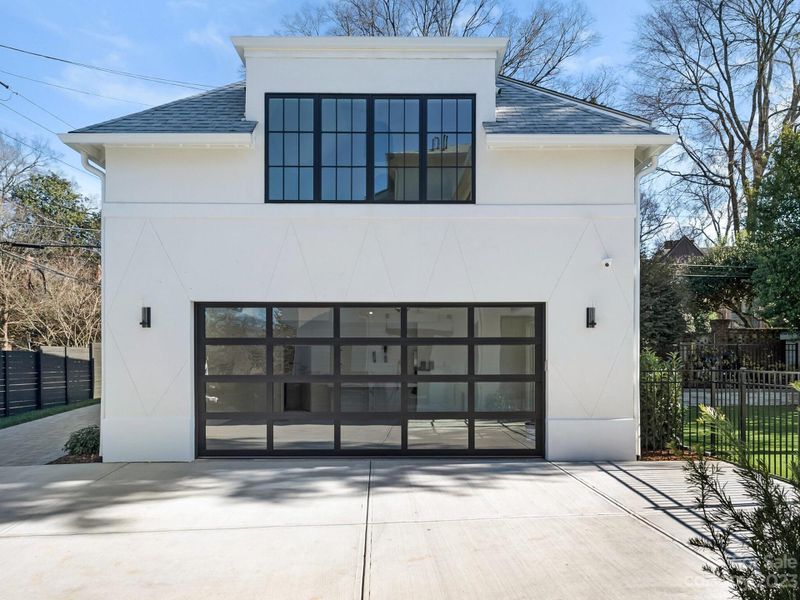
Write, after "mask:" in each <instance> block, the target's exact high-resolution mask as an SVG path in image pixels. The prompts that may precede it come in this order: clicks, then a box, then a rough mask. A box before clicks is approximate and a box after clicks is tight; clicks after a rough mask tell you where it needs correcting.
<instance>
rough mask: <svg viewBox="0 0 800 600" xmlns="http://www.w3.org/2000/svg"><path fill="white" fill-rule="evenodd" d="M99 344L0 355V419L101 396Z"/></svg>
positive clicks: (6, 352)
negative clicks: (86, 346)
mask: <svg viewBox="0 0 800 600" xmlns="http://www.w3.org/2000/svg"><path fill="white" fill-rule="evenodd" d="M99 359H100V344H92V345H91V346H90V347H88V348H65V347H63V346H43V347H42V348H40V349H39V350H38V351H36V352H29V351H28V350H3V351H1V352H0V417H7V416H9V415H14V414H17V413H21V412H26V411H29V410H37V409H40V408H49V407H51V406H60V405H63V404H70V403H72V402H79V401H81V400H89V399H91V398H99V397H100V360H99Z"/></svg>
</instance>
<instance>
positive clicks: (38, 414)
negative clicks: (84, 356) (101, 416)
mask: <svg viewBox="0 0 800 600" xmlns="http://www.w3.org/2000/svg"><path fill="white" fill-rule="evenodd" d="M99 403H100V398H94V399H92V400H81V401H80V402H72V403H70V404H64V405H61V406H51V407H49V408H43V409H42V410H30V411H28V412H23V413H17V414H15V415H11V416H9V417H0V429H5V428H6V427H13V426H14V425H19V424H21V423H27V422H29V421H35V420H37V419H44V418H45V417H50V416H52V415H58V414H61V413H64V412H68V411H70V410H75V409H76V408H83V407H84V406H91V405H92V404H99Z"/></svg>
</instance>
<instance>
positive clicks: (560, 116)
mask: <svg viewBox="0 0 800 600" xmlns="http://www.w3.org/2000/svg"><path fill="white" fill-rule="evenodd" d="M497 86H498V88H499V94H498V95H497V121H495V122H487V123H484V127H485V129H486V131H487V133H521V134H594V135H597V134H611V135H613V134H643V135H648V134H649V135H652V134H661V133H663V132H661V131H658V130H657V129H653V128H652V127H650V126H649V124H648V123H647V122H646V121H642V120H639V119H638V118H636V117H633V116H629V115H626V114H625V113H620V112H619V111H615V110H613V109H604V108H603V107H598V106H594V105H590V104H588V103H585V102H583V101H581V100H578V99H576V98H571V97H569V96H565V95H563V94H559V93H558V92H552V91H550V90H545V89H543V88H540V87H537V86H533V85H529V84H526V83H523V82H521V81H516V80H514V79H510V78H508V77H503V76H500V77H498V78H497ZM244 103H245V83H244V82H243V81H239V82H237V83H232V84H230V85H226V86H223V87H220V88H216V89H213V90H211V91H208V92H204V93H202V94H198V95H196V96H190V97H189V98H183V99H181V100H176V101H174V102H170V103H168V104H163V105H161V106H156V107H155V108H150V109H148V110H144V111H142V112H138V113H134V114H131V115H126V116H124V117H119V118H117V119H111V120H110V121H105V122H103V123H98V124H96V125H90V126H88V127H84V128H82V129H76V130H75V131H72V132H70V133H251V132H252V131H253V130H254V129H255V127H256V123H255V121H245V120H244Z"/></svg>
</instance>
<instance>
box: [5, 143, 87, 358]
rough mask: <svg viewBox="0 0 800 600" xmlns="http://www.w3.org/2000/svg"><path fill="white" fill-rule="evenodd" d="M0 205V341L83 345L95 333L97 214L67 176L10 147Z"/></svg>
mask: <svg viewBox="0 0 800 600" xmlns="http://www.w3.org/2000/svg"><path fill="white" fill-rule="evenodd" d="M13 150H14V149H13V148H12V149H11V151H7V152H6V154H5V155H0V177H2V174H3V173H4V172H5V170H7V167H8V165H12V166H14V165H17V166H18V168H17V172H22V173H24V176H18V177H15V178H14V180H13V181H11V182H8V181H6V180H5V179H0V183H3V182H5V183H8V185H5V184H4V185H3V186H2V187H3V189H4V190H6V191H4V192H3V198H2V202H0V343H2V346H3V348H5V349H11V348H13V347H22V348H34V347H36V346H39V345H72V346H83V345H86V344H87V343H89V342H93V341H96V340H97V339H99V334H100V291H99V278H100V268H99V267H100V253H99V251H98V247H99V243H100V232H99V227H100V215H99V213H98V212H97V211H96V210H94V207H93V205H92V202H91V201H90V200H89V199H87V198H85V197H84V196H82V195H81V194H80V193H78V191H77V190H76V189H75V188H74V187H73V184H72V182H71V181H69V180H67V179H64V178H63V177H61V176H59V175H58V174H56V173H53V172H48V171H45V170H43V168H41V166H40V165H34V166H31V167H30V168H28V169H25V168H24V167H25V165H26V164H28V163H29V162H30V160H31V159H30V158H29V157H27V156H26V155H23V154H20V153H19V152H18V151H17V152H16V153H15V152H13Z"/></svg>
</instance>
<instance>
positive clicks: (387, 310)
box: [339, 306, 400, 338]
mask: <svg viewBox="0 0 800 600" xmlns="http://www.w3.org/2000/svg"><path fill="white" fill-rule="evenodd" d="M339 319H340V325H339V327H340V333H341V336H342V337H370V338H379V337H399V336H400V309H399V308H396V307H385V306H383V307H374V306H373V307H363V308H362V307H358V308H353V307H342V308H341V309H340V310H339Z"/></svg>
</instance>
